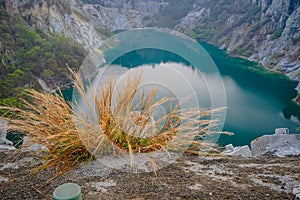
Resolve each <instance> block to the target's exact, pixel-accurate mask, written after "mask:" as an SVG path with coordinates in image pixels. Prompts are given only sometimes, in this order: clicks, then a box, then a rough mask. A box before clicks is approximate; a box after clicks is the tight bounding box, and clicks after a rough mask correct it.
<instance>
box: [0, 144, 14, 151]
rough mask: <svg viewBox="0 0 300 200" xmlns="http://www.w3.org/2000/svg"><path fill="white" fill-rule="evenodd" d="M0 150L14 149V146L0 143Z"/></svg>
mask: <svg viewBox="0 0 300 200" xmlns="http://www.w3.org/2000/svg"><path fill="white" fill-rule="evenodd" d="M1 150H5V151H7V150H16V147H14V146H11V145H7V144H0V151H1Z"/></svg>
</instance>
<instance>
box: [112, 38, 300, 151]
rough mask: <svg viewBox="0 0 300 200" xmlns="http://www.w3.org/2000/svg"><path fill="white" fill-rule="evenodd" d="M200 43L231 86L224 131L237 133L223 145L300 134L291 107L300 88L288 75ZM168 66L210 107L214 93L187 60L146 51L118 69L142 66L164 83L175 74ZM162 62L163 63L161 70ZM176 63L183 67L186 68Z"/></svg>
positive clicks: (127, 57) (129, 55)
mask: <svg viewBox="0 0 300 200" xmlns="http://www.w3.org/2000/svg"><path fill="white" fill-rule="evenodd" d="M200 44H201V45H202V46H203V47H204V48H205V49H206V51H207V52H208V53H209V54H210V56H211V57H212V59H213V60H214V62H215V63H216V65H217V67H218V69H219V71H220V74H221V76H222V79H223V82H224V85H225V90H226V96H227V97H226V100H227V113H226V121H225V124H224V128H223V130H224V131H230V132H233V133H234V135H233V136H226V135H222V136H221V137H220V139H219V143H220V144H222V145H225V144H228V143H232V144H234V145H245V144H249V143H250V142H251V141H252V140H253V139H255V138H257V137H259V136H261V135H264V134H273V133H274V129H275V128H280V127H287V128H289V129H290V133H299V132H298V131H297V128H298V127H299V121H298V117H299V114H298V113H299V107H298V106H295V105H294V104H293V103H292V102H291V100H292V99H293V98H294V97H295V96H296V94H297V93H296V91H295V89H294V88H295V87H296V85H297V83H296V82H295V81H291V80H289V79H288V78H287V77H286V76H284V75H282V74H279V73H273V72H268V71H266V70H264V69H263V68H261V67H260V66H258V65H257V64H256V63H254V62H249V61H247V60H244V59H240V58H233V57H231V56H229V55H227V54H226V53H225V52H224V51H223V50H219V49H218V48H216V47H214V46H212V45H209V44H206V43H200ZM168 62H172V63H169V66H171V67H173V68H174V69H176V70H177V71H178V72H179V73H180V74H183V75H184V76H185V77H189V78H188V79H189V81H190V83H191V84H192V85H193V87H194V89H196V92H197V97H198V99H199V104H200V106H203V107H209V105H210V104H209V98H208V97H209V93H208V91H207V88H205V83H204V82H203V80H201V76H199V75H198V74H197V72H196V71H195V70H193V67H191V66H189V63H188V62H187V61H186V60H184V59H183V58H181V57H179V56H177V55H175V54H172V53H169V52H166V51H162V50H156V49H142V50H137V51H132V52H129V53H127V54H124V55H123V56H121V57H119V58H118V59H117V60H115V61H114V62H113V64H115V65H120V66H125V67H127V68H141V67H142V68H144V72H143V76H147V75H148V76H152V77H153V76H155V77H157V79H162V78H164V77H165V78H166V77H170V76H172V74H170V71H168V70H164V69H165V68H166V66H167V65H168ZM159 63H161V64H160V65H157V64H159ZM162 63H165V64H162ZM174 63H181V65H182V67H180V66H179V65H174ZM146 64H150V65H148V66H147V65H146ZM155 64H156V65H155ZM172 65H173V66H172ZM151 66H152V67H151ZM188 66H189V67H188ZM172 85H173V86H174V87H175V88H180V87H181V86H182V85H181V83H180V81H177V82H176V80H174V83H172ZM216 89H217V88H216ZM182 91H184V89H182ZM297 115H298V116H297Z"/></svg>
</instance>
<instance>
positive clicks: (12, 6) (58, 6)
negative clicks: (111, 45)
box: [6, 0, 102, 49]
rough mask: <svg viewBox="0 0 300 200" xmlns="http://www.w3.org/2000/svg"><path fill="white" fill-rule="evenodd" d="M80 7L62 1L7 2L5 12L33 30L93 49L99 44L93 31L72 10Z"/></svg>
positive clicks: (78, 14)
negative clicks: (19, 19) (69, 39)
mask: <svg viewBox="0 0 300 200" xmlns="http://www.w3.org/2000/svg"><path fill="white" fill-rule="evenodd" d="M78 6H79V4H78V3H77V2H76V1H74V0H71V1H64V0H13V1H11V0H6V9H7V10H8V11H9V12H10V13H12V14H18V15H21V16H22V18H23V19H24V20H25V21H26V22H27V23H28V25H30V26H31V27H33V28H35V29H39V30H42V31H44V32H45V33H47V34H57V35H64V36H66V37H70V38H73V39H74V40H75V41H76V42H78V43H81V44H83V45H84V46H85V47H86V48H87V49H92V48H94V47H96V46H97V45H100V44H101V42H102V39H101V37H100V36H99V34H98V33H97V31H96V30H95V28H94V27H93V26H92V25H91V24H90V23H89V22H88V20H87V19H86V17H84V16H83V15H82V14H81V13H79V12H78V11H77V10H76V8H75V7H78Z"/></svg>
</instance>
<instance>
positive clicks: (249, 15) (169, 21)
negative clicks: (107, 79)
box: [6, 0, 300, 80]
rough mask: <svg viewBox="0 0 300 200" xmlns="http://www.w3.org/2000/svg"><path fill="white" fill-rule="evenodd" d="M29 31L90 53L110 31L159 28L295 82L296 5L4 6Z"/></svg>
mask: <svg viewBox="0 0 300 200" xmlns="http://www.w3.org/2000/svg"><path fill="white" fill-rule="evenodd" d="M6 4H7V9H8V10H9V11H10V12H13V13H19V14H20V15H21V16H22V17H23V18H24V19H25V20H26V21H27V22H28V24H29V25H30V26H32V27H36V28H39V29H41V30H43V31H45V32H46V33H48V34H63V35H65V36H68V37H71V38H73V39H74V40H75V41H77V42H79V43H81V44H83V45H84V46H85V47H86V48H88V49H91V48H93V47H96V46H97V45H99V44H101V42H102V39H104V38H105V37H107V36H109V35H110V34H109V32H108V31H107V30H110V31H115V30H123V29H130V28H137V27H145V26H160V27H168V28H173V29H176V30H178V31H181V32H185V33H187V34H189V35H191V36H193V37H195V38H197V39H200V40H204V41H207V42H210V43H213V44H215V45H217V46H219V47H221V48H224V49H226V50H227V51H228V52H229V53H230V54H232V55H235V56H240V57H244V58H247V59H249V60H253V61H257V62H259V63H261V64H262V65H263V66H264V67H266V68H268V69H270V70H274V71H280V72H283V73H286V74H287V75H288V76H289V77H291V78H292V79H296V80H299V73H300V1H299V0H185V1H182V0H110V1H106V0H82V1H80V0H71V1H64V0H40V1H37V0H13V1H10V0H6Z"/></svg>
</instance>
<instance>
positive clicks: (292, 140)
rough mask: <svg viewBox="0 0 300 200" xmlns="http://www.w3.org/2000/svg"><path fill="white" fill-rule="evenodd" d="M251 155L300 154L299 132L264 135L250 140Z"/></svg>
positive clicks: (279, 155)
mask: <svg viewBox="0 0 300 200" xmlns="http://www.w3.org/2000/svg"><path fill="white" fill-rule="evenodd" d="M251 150H252V156H262V155H266V154H272V155H275V156H278V157H285V156H296V155H300V134H283V135H264V136H261V137H259V138H256V139H255V140H253V141H252V142H251Z"/></svg>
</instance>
